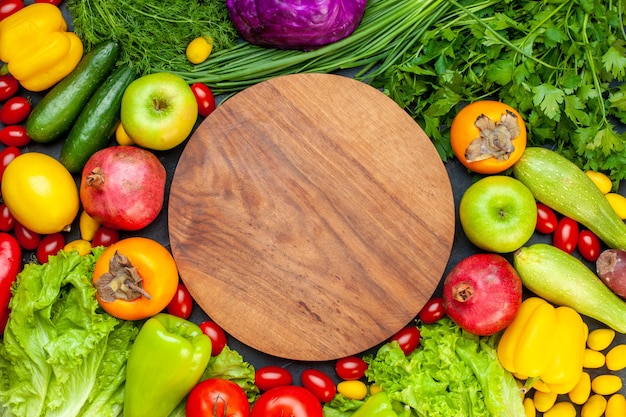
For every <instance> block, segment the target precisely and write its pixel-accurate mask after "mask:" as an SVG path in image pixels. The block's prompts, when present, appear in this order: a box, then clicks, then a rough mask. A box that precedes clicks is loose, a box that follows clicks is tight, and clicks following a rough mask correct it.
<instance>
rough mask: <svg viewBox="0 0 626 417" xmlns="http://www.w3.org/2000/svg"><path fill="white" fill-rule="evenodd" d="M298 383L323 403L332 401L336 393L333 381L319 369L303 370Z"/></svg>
mask: <svg viewBox="0 0 626 417" xmlns="http://www.w3.org/2000/svg"><path fill="white" fill-rule="evenodd" d="M300 381H301V382H302V386H303V387H304V388H306V389H308V390H309V391H311V392H312V393H313V395H315V397H317V399H318V400H320V401H321V402H323V403H327V402H329V401H330V400H332V399H333V398H334V397H335V394H336V393H337V387H336V386H335V383H334V382H333V380H332V379H331V378H330V377H329V376H328V375H326V373H324V372H322V371H320V370H319V369H305V370H304V371H303V372H302V375H300Z"/></svg>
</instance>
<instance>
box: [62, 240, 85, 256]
mask: <svg viewBox="0 0 626 417" xmlns="http://www.w3.org/2000/svg"><path fill="white" fill-rule="evenodd" d="M63 250H64V251H65V252H72V251H76V252H78V253H79V254H80V255H81V256H85V255H88V254H89V253H90V252H91V243H90V242H88V241H86V240H83V239H76V240H72V241H71V242H68V243H67V244H66V245H65V246H64V247H63Z"/></svg>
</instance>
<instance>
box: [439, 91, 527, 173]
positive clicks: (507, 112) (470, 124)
mask: <svg viewBox="0 0 626 417" xmlns="http://www.w3.org/2000/svg"><path fill="white" fill-rule="evenodd" d="M481 116H485V117H487V118H488V119H491V121H492V122H493V123H500V120H501V119H502V117H503V116H506V117H512V118H515V121H514V124H512V125H513V126H516V127H517V128H518V131H517V132H511V133H512V135H511V145H512V148H511V149H510V150H509V151H508V152H506V153H505V154H506V155H508V157H506V158H497V157H496V156H497V155H489V156H488V157H487V158H484V159H479V158H474V157H473V155H475V156H477V157H478V156H479V155H478V153H476V152H471V151H470V152H468V148H469V149H473V148H474V147H473V146H472V147H471V148H470V143H472V144H474V143H476V144H479V145H480V143H479V142H473V141H474V139H476V138H479V137H481V132H482V133H483V134H485V133H488V132H487V130H488V129H487V128H486V127H484V126H482V125H480V124H478V123H476V122H477V121H478V120H479V118H481ZM502 126H503V127H505V128H506V130H507V131H510V130H509V129H508V127H507V125H502ZM515 133H516V134H517V135H516V136H513V134H515ZM450 145H451V146H452V150H453V151H454V154H455V155H456V157H457V159H458V160H459V161H460V162H461V163H462V164H463V165H464V166H465V167H467V168H468V169H470V170H472V171H474V172H477V173H480V174H496V173H498V172H502V171H505V170H506V169H508V168H510V167H511V166H513V164H514V163H515V162H517V160H518V159H519V158H520V157H521V156H522V154H523V153H524V150H525V149H526V126H525V124H524V120H523V119H522V116H520V114H519V113H518V112H517V111H516V110H515V109H513V108H512V107H511V106H508V105H506V104H504V103H501V102H499V101H492V100H479V101H475V102H473V103H471V104H468V105H467V106H465V107H463V108H462V109H461V110H460V111H459V112H458V113H457V115H456V116H455V117H454V119H453V120H452V124H451V125H450ZM479 148H480V149H484V148H483V147H480V146H479ZM495 153H496V154H497V152H495ZM483 155H485V154H483Z"/></svg>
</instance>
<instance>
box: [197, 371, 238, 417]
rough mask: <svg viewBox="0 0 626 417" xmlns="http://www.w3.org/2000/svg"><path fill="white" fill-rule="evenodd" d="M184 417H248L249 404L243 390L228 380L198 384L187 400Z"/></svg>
mask: <svg viewBox="0 0 626 417" xmlns="http://www.w3.org/2000/svg"><path fill="white" fill-rule="evenodd" d="M185 412H186V414H185V416H186V417H214V416H220V417H248V416H249V415H250V404H249V403H248V396H247V395H246V393H245V391H244V390H243V388H241V387H240V386H239V385H237V383H235V382H233V381H230V380H228V379H222V378H209V379H205V380H204V381H201V382H199V383H198V384H197V385H196V386H195V387H193V389H192V390H191V392H190V393H189V397H188V398H187V405H186V408H185Z"/></svg>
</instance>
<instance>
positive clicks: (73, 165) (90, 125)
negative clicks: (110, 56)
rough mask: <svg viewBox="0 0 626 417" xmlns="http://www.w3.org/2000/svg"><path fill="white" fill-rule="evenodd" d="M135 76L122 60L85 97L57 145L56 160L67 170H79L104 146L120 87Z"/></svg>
mask: <svg viewBox="0 0 626 417" xmlns="http://www.w3.org/2000/svg"><path fill="white" fill-rule="evenodd" d="M136 77H137V74H136V73H135V71H133V70H132V69H131V68H130V67H129V66H128V65H127V64H124V65H122V66H120V67H118V68H117V69H116V70H114V71H113V73H112V74H111V76H110V77H109V78H108V79H107V80H106V81H105V82H104V84H102V85H101V86H100V87H99V88H98V89H97V90H96V92H95V93H94V95H93V96H92V97H91V98H90V99H89V101H88V102H87V105H86V106H85V108H84V109H83V111H81V112H80V115H79V116H78V119H76V122H75V123H74V126H72V129H71V130H70V132H69V134H68V136H67V139H66V140H65V143H63V147H62V148H61V157H60V160H61V163H62V164H63V165H64V166H65V167H66V168H67V169H68V171H70V172H71V173H76V172H79V171H80V170H82V169H83V167H84V166H85V164H86V163H87V160H88V159H89V157H90V156H91V155H93V154H94V153H96V152H97V151H99V150H100V149H102V148H104V147H106V146H107V144H108V142H109V139H110V138H111V136H112V135H113V132H115V128H116V127H117V124H118V123H119V121H120V108H121V105H122V96H123V95H124V91H125V90H126V87H128V85H129V84H130V83H131V82H132V81H133V80H134V79H135V78H136Z"/></svg>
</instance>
